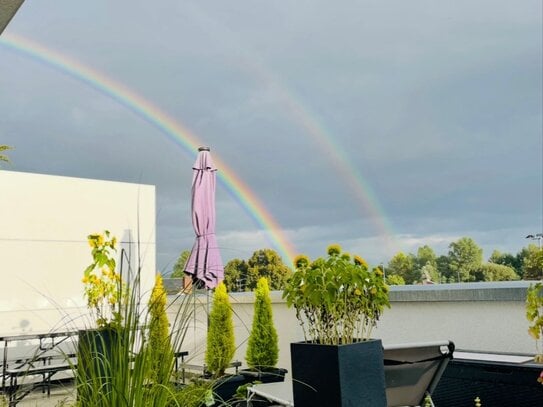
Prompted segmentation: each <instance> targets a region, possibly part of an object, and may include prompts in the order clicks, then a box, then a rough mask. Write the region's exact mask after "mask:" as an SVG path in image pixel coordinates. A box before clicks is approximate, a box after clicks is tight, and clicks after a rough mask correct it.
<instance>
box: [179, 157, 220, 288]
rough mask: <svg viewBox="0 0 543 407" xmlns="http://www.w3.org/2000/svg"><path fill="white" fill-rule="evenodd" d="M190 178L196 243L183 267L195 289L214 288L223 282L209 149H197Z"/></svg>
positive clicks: (213, 168) (214, 170)
mask: <svg viewBox="0 0 543 407" xmlns="http://www.w3.org/2000/svg"><path fill="white" fill-rule="evenodd" d="M192 169H193V175H192V205H191V207H192V226H193V227H194V233H196V240H195V241H194V245H193V246H192V251H191V252H190V257H189V259H188V261H187V264H186V266H185V273H187V274H189V275H191V276H192V279H193V284H194V285H195V286H196V288H201V287H204V286H205V287H206V288H208V289H212V288H215V287H216V286H217V284H219V283H220V282H221V281H222V280H223V278H224V268H223V265H222V260H221V254H220V252H219V247H218V246H217V239H216V237H215V185H216V171H217V169H216V168H215V166H214V165H213V161H212V159H211V153H210V152H209V147H200V148H199V149H198V157H197V158H196V162H195V163H194V166H193V167H192Z"/></svg>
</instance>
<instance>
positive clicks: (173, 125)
mask: <svg viewBox="0 0 543 407" xmlns="http://www.w3.org/2000/svg"><path fill="white" fill-rule="evenodd" d="M0 45H3V46H5V47H7V48H9V49H11V50H13V51H16V52H18V53H21V54H23V55H25V56H27V57H31V58H32V59H34V60H36V61H38V62H40V63H43V64H45V65H47V66H50V67H53V68H55V69H57V70H59V71H61V72H62V73H64V74H66V75H68V76H70V77H72V78H74V79H75V80H77V81H79V82H83V83H85V84H87V85H88V86H90V87H92V88H94V89H95V90H97V91H99V92H100V93H102V94H103V95H105V96H108V97H109V98H111V99H113V100H115V101H117V102H118V103H120V104H122V105H123V106H125V107H126V108H128V109H129V110H131V111H132V112H134V113H135V114H136V115H137V116H138V117H140V118H141V119H143V120H145V121H146V122H148V123H150V124H151V125H153V126H154V127H155V128H157V129H158V130H160V131H161V132H162V133H163V134H165V135H166V136H167V137H168V138H170V139H171V140H172V141H173V142H175V143H176V144H177V145H179V146H181V147H182V148H183V150H185V152H186V153H187V154H189V155H190V156H191V157H195V156H196V151H197V149H198V147H199V146H201V145H202V142H201V141H200V140H199V139H198V138H197V137H196V135H194V134H193V133H191V132H190V130H188V129H187V128H186V127H185V126H183V125H181V124H180V123H178V122H176V121H175V120H174V119H172V118H171V117H169V116H168V115H167V114H166V113H164V112H163V111H161V110H160V109H159V108H158V107H157V106H156V105H154V104H153V103H152V102H150V101H149V100H147V99H145V98H144V97H143V96H141V95H139V94H138V93H136V92H134V91H133V90H131V89H129V88H127V87H126V86H124V85H123V84H121V83H120V82H118V81H115V80H113V79H111V78H110V77H108V76H106V75H104V74H103V73H101V72H98V71H97V70H95V69H92V68H90V67H88V66H85V65H83V64H82V63H80V62H78V61H76V60H74V59H72V58H70V57H68V56H66V55H64V54H61V53H59V52H57V51H54V50H52V49H50V48H48V47H45V46H43V45H42V44H39V43H37V42H35V41H32V40H29V39H27V38H24V37H21V36H19V35H14V34H5V33H4V35H3V36H2V37H1V38H0ZM213 160H214V161H215V164H216V165H217V168H219V170H220V171H219V172H218V176H219V181H220V182H221V183H222V184H223V185H224V186H225V187H226V189H227V191H228V192H229V193H230V194H231V195H232V196H233V197H234V199H236V201H237V202H238V203H239V204H240V205H241V206H242V207H243V209H244V210H245V211H246V212H247V214H248V215H249V216H250V217H251V218H252V219H253V220H254V221H255V222H256V224H257V225H258V226H259V227H261V228H262V230H263V232H264V233H265V235H266V237H267V239H268V241H269V242H270V243H271V244H272V246H273V247H274V248H275V249H276V250H277V251H278V252H279V254H280V255H281V256H282V257H283V259H284V260H285V261H286V262H288V264H292V260H293V258H294V255H295V253H296V250H295V248H294V246H293V244H292V243H291V242H290V241H289V239H288V237H287V236H286V234H285V232H284V231H283V228H282V227H281V226H280V225H279V223H278V222H277V221H276V220H275V219H274V217H273V216H272V215H271V213H270V212H269V211H268V210H267V209H266V207H265V206H264V204H263V203H262V202H261V201H260V200H259V199H258V197H257V196H256V194H255V193H254V192H253V191H252V190H251V189H250V188H249V187H248V186H247V185H246V184H245V183H244V182H243V181H242V180H241V179H240V178H239V177H238V176H237V175H236V174H235V173H234V171H233V170H232V169H231V168H230V167H229V166H228V165H226V163H224V162H223V161H222V160H221V159H220V157H219V156H218V155H217V154H216V153H214V154H213Z"/></svg>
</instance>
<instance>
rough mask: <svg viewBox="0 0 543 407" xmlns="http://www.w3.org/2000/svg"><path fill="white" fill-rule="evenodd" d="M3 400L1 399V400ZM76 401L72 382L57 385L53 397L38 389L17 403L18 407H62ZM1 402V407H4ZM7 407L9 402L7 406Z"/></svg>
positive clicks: (52, 393) (54, 385)
mask: <svg viewBox="0 0 543 407" xmlns="http://www.w3.org/2000/svg"><path fill="white" fill-rule="evenodd" d="M0 400H1V399H0ZM73 401H75V392H74V387H73V385H72V383H71V382H61V383H59V384H57V383H55V384H53V385H52V387H51V396H49V397H48V396H47V393H42V392H41V390H39V389H36V390H34V391H32V392H31V393H30V394H28V395H27V396H26V397H25V398H24V399H23V400H21V401H20V402H19V403H17V407H57V406H58V407H60V406H64V405H71V403H72V402H73ZM3 405H4V404H2V402H1V401H0V406H3ZM5 405H6V406H7V402H6V404H5Z"/></svg>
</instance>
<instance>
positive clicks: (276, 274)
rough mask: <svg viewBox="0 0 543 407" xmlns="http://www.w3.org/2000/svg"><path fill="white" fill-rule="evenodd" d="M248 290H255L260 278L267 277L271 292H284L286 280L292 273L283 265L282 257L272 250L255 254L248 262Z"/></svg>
mask: <svg viewBox="0 0 543 407" xmlns="http://www.w3.org/2000/svg"><path fill="white" fill-rule="evenodd" d="M247 266H248V267H247V280H246V286H245V288H246V290H250V291H252V290H254V289H255V288H256V284H257V282H258V280H259V279H260V277H266V278H267V279H268V283H269V285H270V289H271V290H282V289H283V286H284V282H285V279H286V278H287V277H288V276H289V275H290V274H291V273H292V271H291V269H290V268H289V267H288V266H287V265H285V264H284V263H283V260H282V259H281V256H279V255H278V254H277V253H276V252H275V251H273V250H271V249H261V250H257V251H255V252H254V253H253V255H252V256H251V258H250V259H249V260H248V261H247Z"/></svg>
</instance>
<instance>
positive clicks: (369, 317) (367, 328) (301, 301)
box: [283, 244, 390, 345]
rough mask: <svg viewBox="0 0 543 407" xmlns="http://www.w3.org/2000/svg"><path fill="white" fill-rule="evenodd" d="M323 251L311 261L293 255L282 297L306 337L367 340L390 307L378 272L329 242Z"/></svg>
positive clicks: (329, 340) (336, 341)
mask: <svg viewBox="0 0 543 407" xmlns="http://www.w3.org/2000/svg"><path fill="white" fill-rule="evenodd" d="M327 254H328V257H327V258H318V259H316V260H314V261H310V259H309V258H308V257H307V256H305V255H299V256H297V257H296V258H295V260H294V267H295V269H296V271H295V272H294V273H293V274H292V275H291V277H290V278H289V279H288V280H287V282H286V286H285V289H284V291H283V298H285V299H286V301H287V305H288V306H289V307H291V306H292V307H294V309H295V310H296V317H297V319H298V321H299V322H300V324H301V326H302V329H303V331H304V336H305V339H306V341H312V342H316V343H321V344H327V345H339V344H347V343H353V342H357V341H359V340H367V339H370V337H371V332H372V330H373V328H374V327H375V326H376V325H377V321H378V320H379V317H380V316H381V314H382V312H383V310H384V308H385V307H390V303H389V288H388V286H387V285H386V283H385V282H384V279H383V274H382V272H381V271H380V270H379V269H375V271H369V269H368V265H367V263H366V261H365V260H364V259H362V258H361V257H359V256H353V257H352V258H351V255H350V254H348V253H344V252H342V250H341V246H339V245H337V244H333V245H330V246H328V249H327Z"/></svg>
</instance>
